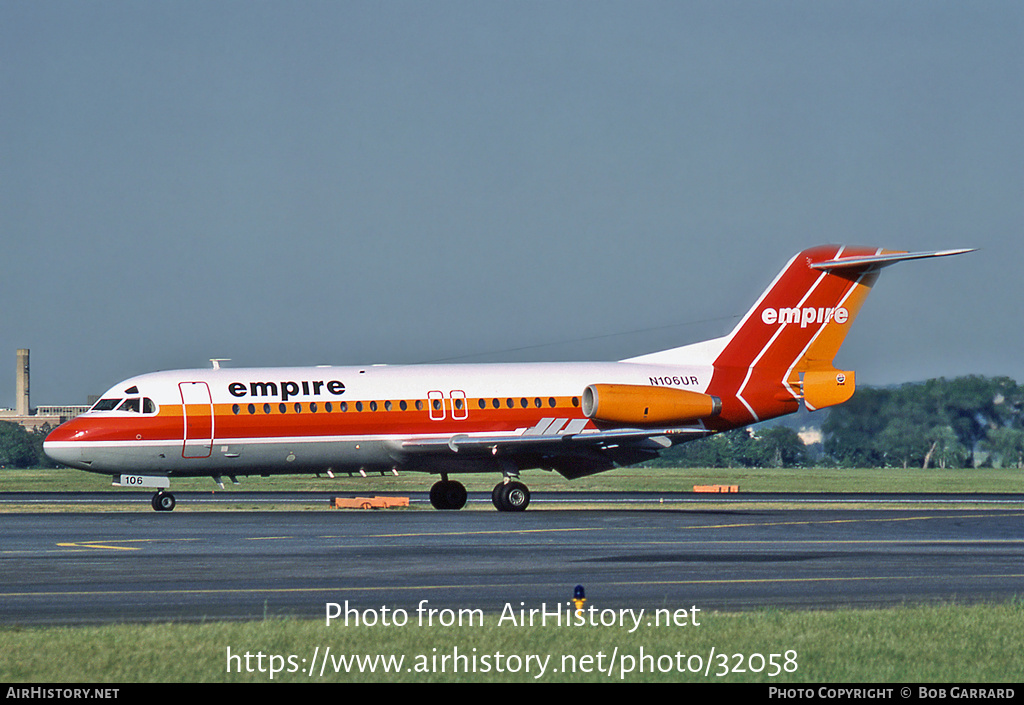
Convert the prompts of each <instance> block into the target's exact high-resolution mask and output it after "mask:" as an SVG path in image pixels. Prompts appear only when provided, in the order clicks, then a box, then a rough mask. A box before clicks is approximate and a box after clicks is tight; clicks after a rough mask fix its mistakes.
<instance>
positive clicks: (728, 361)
mask: <svg viewBox="0 0 1024 705" xmlns="http://www.w3.org/2000/svg"><path fill="white" fill-rule="evenodd" d="M967 251H968V250H949V251H943V252H921V253H913V254H911V253H905V252H888V251H883V250H881V249H877V248H866V247H848V246H839V245H824V246H821V247H815V248H812V249H809V250H804V251H803V252H801V253H799V254H798V255H796V256H795V257H794V258H793V259H792V260H790V261H789V263H788V264H787V265H786V267H785V268H784V269H783V270H782V272H781V273H780V274H779V275H778V277H776V279H775V281H774V282H772V284H771V286H769V287H768V289H767V291H765V292H764V294H762V295H761V298H760V299H758V301H757V303H756V304H754V306H753V308H751V309H750V311H748V312H747V314H746V315H745V316H744V317H743V319H742V320H741V321H740V323H739V324H738V325H737V326H736V328H735V329H734V330H733V331H732V333H730V334H729V335H728V336H726V338H725V340H724V347H723V348H722V351H721V353H720V354H719V355H718V356H717V358H716V359H715V361H714V367H715V374H714V377H713V378H712V382H711V386H710V387H709V393H712V394H714V395H716V396H719V397H721V398H722V400H723V403H725V400H726V399H730V400H735V401H733V402H732V403H731V404H725V406H723V410H722V420H723V421H724V422H728V423H730V425H736V424H742V423H749V422H751V421H760V420H763V419H766V418H772V417H774V416H780V415H782V414H787V413H791V412H793V411H796V409H797V407H798V405H799V401H800V399H804V400H805V402H806V403H807V405H808V407H809V408H812V409H814V408H822V407H825V406H831V405H832V404H839V403H842V402H844V401H846V400H847V399H849V398H850V396H851V395H852V394H853V389H854V375H853V373H852V372H841V371H839V370H836V369H835V368H834V367H833V366H832V360H833V358H834V357H835V355H836V353H837V352H838V351H839V346H840V345H842V343H843V340H844V339H845V338H846V333H847V331H848V330H849V328H850V325H851V324H852V323H853V320H854V318H856V316H857V313H858V312H859V311H860V307H861V305H863V303H864V300H865V299H866V298H867V295H868V293H870V291H871V286H872V285H873V284H874V283H875V280H876V279H877V278H878V272H879V270H880V269H881V268H882V267H885V266H887V265H889V264H893V263H895V262H900V261H903V260H907V259H919V258H924V257H939V256H944V255H952V254H959V253H960V252H967Z"/></svg>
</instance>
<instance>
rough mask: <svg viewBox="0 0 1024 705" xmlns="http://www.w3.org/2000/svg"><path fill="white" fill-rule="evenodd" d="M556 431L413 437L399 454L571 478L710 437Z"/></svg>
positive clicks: (544, 427)
mask: <svg viewBox="0 0 1024 705" xmlns="http://www.w3.org/2000/svg"><path fill="white" fill-rule="evenodd" d="M558 426H560V424H558V423H557V422H556V419H542V420H541V421H540V423H538V424H537V426H534V427H533V428H530V429H526V430H525V431H523V432H520V433H508V434H494V435H473V434H466V433H458V434H454V435H452V436H448V437H446V438H438V437H432V438H412V439H408V440H405V441H403V442H402V443H401V453H402V454H404V455H413V456H416V455H421V454H432V455H435V456H436V455H437V454H457V455H459V456H463V457H465V456H474V455H476V456H479V455H490V456H497V457H500V458H503V459H508V460H510V461H512V462H513V463H515V464H516V465H518V466H520V467H521V468H527V467H541V468H547V469H553V470H557V471H558V472H559V473H561V474H562V475H564V476H566V477H568V478H570V479H572V478H575V477H582V476H583V475H589V474H592V473H594V472H600V471H602V470H608V469H610V468H613V467H615V466H616V465H627V464H632V463H635V462H640V461H642V460H647V459H651V458H655V457H657V456H658V454H659V453H660V452H661V451H663V450H665V449H666V448H670V447H672V446H673V445H676V444H679V443H683V442H685V441H690V440H695V439H697V438H701V437H703V436H707V435H710V434H711V431H709V430H707V429H705V428H700V427H673V428H643V429H641V428H625V429H622V428H618V429H614V430H608V431H583V430H582V429H581V428H580V429H575V428H572V426H573V424H570V425H569V426H568V427H567V430H566V431H562V432H554V433H551V432H549V431H548V429H550V428H554V427H558Z"/></svg>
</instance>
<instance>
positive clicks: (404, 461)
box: [43, 245, 971, 512]
mask: <svg viewBox="0 0 1024 705" xmlns="http://www.w3.org/2000/svg"><path fill="white" fill-rule="evenodd" d="M970 251H971V250H967V249H959V250H942V251H931V252H916V253H910V252H903V251H888V250H883V249H880V248H869V247H854V246H840V245H822V246H818V247H813V248H810V249H807V250H804V251H802V252H800V253H798V254H797V255H795V256H794V257H793V258H792V259H791V260H790V261H789V262H788V263H787V264H786V266H785V267H784V268H783V269H782V271H781V272H780V273H779V274H778V276H776V278H775V280H774V281H773V282H772V283H771V284H770V285H769V287H768V288H767V289H766V290H765V291H764V293H763V294H762V295H761V297H760V298H759V299H757V301H756V302H755V303H754V305H753V306H752V307H751V308H750V310H749V311H747V313H746V315H744V316H743V317H742V319H741V320H740V321H739V323H738V324H737V325H736V326H735V328H734V329H733V330H732V331H731V332H730V333H729V334H727V335H725V336H723V337H720V338H715V339H713V340H707V341H703V342H699V343H694V344H690V345H685V346H682V347H676V348H672V349H668V350H661V351H658V352H653V353H649V354H645V355H640V356H638V357H632V358H628V359H625V360H619V361H616V362H571V363H570V362H556V363H514V364H417V365H367V366H354V367H353V366H345V367H337V366H317V367H281V368H273V367H261V368H248V369H243V368H238V369H232V368H225V367H221V366H220V365H219V363H218V361H214V364H213V367H212V368H207V369H193V370H176V371H164V372H154V373H150V374H143V375H140V376H136V377H132V378H130V379H127V380H125V381H123V382H120V383H118V384H116V385H114V386H113V387H112V388H111V389H110V390H109V391H108V392H107V393H106V394H104V395H103V396H102V397H101V398H100V400H99V401H98V402H96V403H95V404H94V405H93V406H92V408H91V409H89V410H88V411H87V412H85V413H84V414H82V415H80V416H78V417H76V418H74V419H72V420H70V421H68V422H67V423H64V424H62V425H61V426H59V427H57V428H56V429H54V430H53V431H52V432H51V433H50V434H49V435H48V436H47V438H46V439H45V442H44V444H43V447H44V450H45V452H46V454H47V455H48V456H49V457H50V458H52V459H53V460H55V461H57V462H59V463H62V464H64V465H68V466H71V467H75V468H80V469H82V470H87V471H91V472H96V473H108V474H111V475H112V476H113V484H114V485H118V486H129V487H148V488H152V489H154V490H155V493H154V495H153V499H152V506H153V508H154V509H155V510H158V511H170V510H172V509H173V508H174V506H175V499H174V496H173V494H171V493H170V492H169V491H168V490H169V488H170V479H171V478H180V477H196V476H209V477H212V478H213V479H214V481H216V482H217V483H218V484H219V485H220V486H221V487H223V480H222V478H223V476H225V475H226V476H228V477H230V478H231V479H232V480H233V481H235V482H236V483H237V481H238V480H237V478H238V476H248V475H274V474H306V473H308V474H317V475H320V474H326V475H328V476H330V477H333V476H334V473H346V472H347V473H350V474H354V473H359V474H361V475H364V476H365V475H366V474H367V473H382V474H383V473H389V472H390V473H394V474H398V473H399V472H400V471H401V472H423V473H429V474H434V475H439V476H440V479H439V480H438V481H437V482H435V483H434V484H433V486H432V487H431V490H430V501H431V504H432V505H433V506H434V507H435V508H437V509H460V508H462V507H463V506H464V505H465V503H466V499H467V493H466V489H465V486H464V485H463V484H462V483H461V482H459V481H458V480H455V479H450V478H451V477H452V476H457V475H460V474H464V473H482V472H486V473H496V474H499V475H500V476H501V481H500V482H498V484H496V485H495V487H494V490H493V492H492V495H491V498H492V501H493V504H494V506H495V507H496V508H497V509H498V510H499V511H506V512H513V511H523V510H525V509H526V508H527V506H528V505H529V503H530V491H529V489H528V488H527V486H526V485H525V484H524V483H523V482H522V481H521V480H520V473H521V471H523V470H525V469H532V468H540V469H545V470H549V471H551V470H553V471H556V472H558V473H560V474H561V475H563V476H564V477H565V478H566V479H568V480H573V479H576V478H580V477H584V476H587V475H591V474H594V473H599V472H603V471H606V470H610V469H612V468H615V467H619V466H626V465H633V464H636V463H640V462H643V461H645V460H650V459H652V458H655V457H657V456H658V455H659V454H660V453H661V452H662V451H664V450H665V449H667V448H671V447H672V446H674V445H677V444H680V443H685V442H687V441H691V440H695V439H698V438H702V437H705V436H708V435H711V434H714V433H718V432H721V431H725V430H728V429H732V428H737V427H741V426H747V425H750V424H754V423H757V422H760V421H765V420H767V419H771V418H775V417H778V416H782V415H785V414H791V413H793V412H795V411H797V410H798V409H799V407H800V406H801V404H803V405H804V406H805V407H806V408H807V409H810V410H815V409H823V408H826V407H829V406H833V405H836V404H841V403H843V402H845V401H847V400H848V399H849V398H850V397H851V396H852V395H853V393H854V390H855V388H856V382H855V374H854V372H852V371H848V370H838V369H836V368H835V367H834V366H833V359H834V357H835V355H836V353H837V351H838V350H839V347H840V345H841V344H842V343H843V340H844V339H845V337H846V334H847V331H848V330H849V328H850V325H851V324H852V323H853V320H854V318H855V317H856V315H857V313H858V312H859V310H860V308H861V306H862V304H863V303H864V300H865V298H866V297H867V294H868V293H869V291H870V290H871V287H872V285H873V284H874V283H875V281H876V279H877V277H878V275H879V272H880V270H881V269H882V268H884V267H887V266H889V265H891V264H894V263H896V262H902V261H906V260H915V259H926V258H934V257H945V256H949V255H957V254H962V253H964V252H970Z"/></svg>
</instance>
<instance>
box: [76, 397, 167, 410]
mask: <svg viewBox="0 0 1024 705" xmlns="http://www.w3.org/2000/svg"><path fill="white" fill-rule="evenodd" d="M115 409H116V410H117V411H127V412H128V413H131V414H139V413H142V414H155V413H156V411H157V408H156V403H155V402H154V401H153V400H152V399H150V398H149V397H144V398H141V399H140V398H139V397H129V398H128V399H120V398H118V399H100V400H99V401H98V402H96V403H95V404H94V405H93V407H92V409H91V411H113V410H115Z"/></svg>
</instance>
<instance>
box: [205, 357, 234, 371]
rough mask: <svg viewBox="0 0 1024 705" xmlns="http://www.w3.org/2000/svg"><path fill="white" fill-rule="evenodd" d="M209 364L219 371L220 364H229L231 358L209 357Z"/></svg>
mask: <svg viewBox="0 0 1024 705" xmlns="http://www.w3.org/2000/svg"><path fill="white" fill-rule="evenodd" d="M210 362H212V363H213V369H215V370H219V369H220V363H222V362H231V358H230V357H211V358H210Z"/></svg>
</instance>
